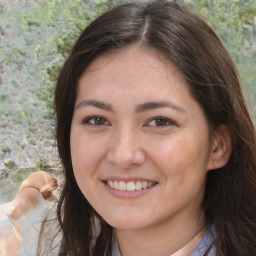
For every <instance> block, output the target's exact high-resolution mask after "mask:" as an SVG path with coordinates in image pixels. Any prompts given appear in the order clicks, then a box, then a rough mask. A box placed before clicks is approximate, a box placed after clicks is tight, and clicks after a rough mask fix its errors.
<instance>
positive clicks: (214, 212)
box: [55, 1, 256, 256]
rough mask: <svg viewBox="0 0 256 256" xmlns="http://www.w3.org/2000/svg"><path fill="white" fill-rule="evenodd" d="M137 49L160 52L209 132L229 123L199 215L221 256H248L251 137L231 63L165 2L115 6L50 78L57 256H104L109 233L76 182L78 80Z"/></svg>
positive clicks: (255, 229) (201, 26)
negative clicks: (57, 187) (224, 158)
mask: <svg viewBox="0 0 256 256" xmlns="http://www.w3.org/2000/svg"><path fill="white" fill-rule="evenodd" d="M132 44H139V45H140V47H146V48H154V49H156V50H158V51H159V52H161V53H162V54H163V55H164V56H165V57H166V58H167V59H168V60H170V62H171V63H172V64H173V65H175V67H176V68H177V69H178V70H179V71H180V72H181V74H182V75H183V76H184V77H185V79H186V81H187V84H188V88H189V90H190V92H191V94H192V96H193V97H194V99H195V100H196V101H197V102H198V103H199V104H200V105H201V107H202V109H203V111H204V113H205V115H206V118H207V120H208V123H209V125H210V127H211V128H212V129H213V130H214V129H216V128H217V127H219V126H220V125H222V124H226V125H228V127H229V129H230V131H231V134H232V146H233V150H232V154H231V157H230V160H229V162H228V163H227V164H226V165H225V166H224V167H223V168H220V169H218V170H211V171H209V172H208V174H207V184H206V191H205V197H204V201H203V205H202V207H203V209H204V210H205V216H206V224H207V225H208V226H210V225H212V224H214V226H215V229H216V236H215V237H216V239H215V240H214V243H213V245H214V246H215V247H216V250H217V254H218V255H220V256H230V255H232V256H236V255H237V256H238V255H243V256H251V255H255V241H256V216H255V215H256V135H255V127H254V124H253V121H252V118H251V116H250V114H249V112H248V109H247V106H246V102H245V100H244V96H243V94H242V91H241V86H240V81H239V76H238V73H237V70H236V68H235V65H234V63H233V61H232V60H231V58H230V56H229V54H228V53H227V51H226V50H225V48H224V47H223V45H222V43H221V42H220V40H219V38H218V37H217V36H216V34H215V33H214V32H213V31H212V29H211V28H210V27H209V26H208V25H207V24H206V23H205V22H204V21H203V20H202V19H201V18H199V17H198V16H197V15H195V14H193V13H191V12H190V11H188V10H187V9H186V8H185V7H181V6H178V5H177V4H175V3H170V2H166V1H154V2H150V3H130V4H124V5H121V6H117V7H114V8H113V9H111V10H109V11H108V12H106V13H104V14H103V15H101V16H100V17H98V18H97V19H95V20H94V21H93V22H92V23H91V24H90V25H89V26H88V27H87V28H85V30H84V31H83V32H82V33H81V35H80V37H79V38H78V40H77V42H76V43H75V45H74V47H73V49H72V51H71V54H70V56H69V57H68V59H67V60H66V62H65V63H64V65H63V67H62V69H61V72H60V74H59V77H58V79H57V84H56V90H55V106H56V117H57V128H56V138H57V145H58V150H59V155H60V159H61V161H62V165H63V169H64V174H65V185H64V189H63V191H62V195H61V198H60V200H59V203H58V212H57V215H58V220H59V224H60V227H61V229H62V232H63V240H62V244H61V250H60V253H59V255H92V256H96V255H98V256H99V255H100V256H102V255H110V247H111V233H112V228H111V227H110V226H109V225H108V224H107V223H106V222H105V221H104V220H103V219H101V217H100V216H99V215H98V214H97V213H96V212H95V211H94V209H93V208H92V207H91V205H90V204H89V203H88V201H87V200H86V198H84V196H83V194H82V193H81V191H80V190H79V188H78V185H77V183H76V181H75V178H74V174H73V169H72V164H71V155H70V128H71V121H72V116H73V111H74V103H75V98H76V87H77V81H78V79H79V78H80V76H81V75H82V73H83V72H84V71H85V69H86V67H87V66H88V65H89V63H91V61H93V60H94V59H95V58H97V57H98V56H100V55H102V54H104V53H106V52H110V51H113V50H115V49H120V48H122V47H125V46H128V45H132Z"/></svg>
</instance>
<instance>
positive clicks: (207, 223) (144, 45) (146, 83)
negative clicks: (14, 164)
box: [55, 1, 256, 256]
mask: <svg viewBox="0 0 256 256" xmlns="http://www.w3.org/2000/svg"><path fill="white" fill-rule="evenodd" d="M55 104H56V113H57V143H58V149H59V154H60V158H61V161H62V164H63V167H64V173H65V185H64V189H63V191H62V195H61V198H60V201H59V204H58V220H59V223H60V226H61V229H62V232H63V239H62V243H61V248H60V253H59V255H113V256H115V255H122V256H127V255H128V256H129V255H139V256H141V255H147V256H149V255H163V256H165V255H176V256H177V255H223V256H224V255H225V256H230V255H232V256H235V255H244V256H245V255H247V256H249V255H250V256H251V255H256V253H255V240H256V220H255V219H256V218H255V212H256V202H255V200H256V179H255V178H256V177H255V164H256V155H255V152H256V148H255V128H254V125H253V122H252V119H251V117H250V115H249V113H248V110H247V106H246V103H245V100H244V97H243V95H242V92H241V87H240V82H239V77H238V74H237V71H236V68H235V66H234V64H233V62H232V60H231V58H230V56H229V55H228V53H227V51H226V50H225V49H224V47H223V45H222V44H221V42H220V40H219V39H218V37H217V36H216V34H215V33H214V32H213V31H212V30H211V29H210V28H209V27H208V25H206V24H205V22H204V21H202V20H201V19H200V18H199V17H198V16H196V15H195V14H192V13H190V12H189V11H188V10H187V9H186V8H184V7H180V6H178V5H177V4H174V3H168V2H165V1H155V2H151V3H136V4H135V3H132V4H126V5H122V6H119V7H115V8H113V9H112V10H110V11H108V12H106V13H105V14H103V15H102V16H100V17H98V18H97V19H96V20H95V21H93V22H92V23H91V24H90V25H89V26H88V27H87V28H86V29H85V30H84V31H83V32H82V34H81V35H80V37H79V38H78V40H77V42H76V43H75V45H74V47H73V49H72V51H71V54H70V56H69V57H68V59H67V60H66V62H65V64H64V66H63V68H62V70H61V72H60V74H59V77H58V80H57V85H56V91H55ZM74 198H75V200H74Z"/></svg>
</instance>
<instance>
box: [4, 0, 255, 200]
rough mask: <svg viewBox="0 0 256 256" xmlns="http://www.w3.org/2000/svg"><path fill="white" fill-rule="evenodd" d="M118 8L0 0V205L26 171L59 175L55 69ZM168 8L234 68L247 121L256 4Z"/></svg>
mask: <svg viewBox="0 0 256 256" xmlns="http://www.w3.org/2000/svg"><path fill="white" fill-rule="evenodd" d="M124 2H127V1H121V0H119V1H118V0H116V1H114V0H1V3H0V203H3V202H5V201H8V200H11V199H12V198H13V196H14V195H15V193H16V191H17V189H18V186H19V184H20V183H21V181H22V180H23V179H25V178H26V177H27V176H28V175H29V174H30V173H31V172H34V171H38V170H45V171H48V172H50V173H53V174H56V175H60V173H61V168H60V164H59V161H58V157H57V152H56V147H55V139H54V126H55V121H54V111H53V90H54V82H55V79H56V76H57V74H58V70H59V67H60V66H61V65H62V63H63V61H64V60H65V58H66V57H67V55H68V53H69V51H70V48H71V46H72V44H73V43H74V42H75V40H76V38H77V36H78V35H79V33H80V31H81V30H82V29H83V28H84V27H85V26H86V24H88V23H89V22H90V20H91V19H92V18H94V17H95V16H97V15H99V14H100V13H102V12H104V10H106V9H108V8H110V7H112V6H114V5H116V4H119V3H124ZM135 2H136V1H135ZM176 2H177V3H179V4H181V5H186V6H188V7H189V9H191V10H193V11H194V12H196V13H198V14H199V15H200V16H202V17H203V18H204V19H205V20H206V21H207V22H208V24H209V25H210V26H211V27H212V28H213V29H214V30H215V31H216V33H217V34H218V35H219V37H220V38H221V40H222V41H223V43H224V45H225V46H226V48H227V49H228V51H229V53H230V54H231V56H232V57H233V60H234V61H235V63H236V64H237V67H238V70H239V72H240V75H241V79H242V82H243V87H244V91H245V95H246V97H247V100H248V103H249V107H250V108H251V111H252V115H253V116H254V119H255V118H256V97H255V96H256V0H187V1H186V0H185V1H181V0H180V1H178V0H177V1H176ZM255 120H256V119H255Z"/></svg>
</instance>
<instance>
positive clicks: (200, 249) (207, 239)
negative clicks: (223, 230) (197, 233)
mask: <svg viewBox="0 0 256 256" xmlns="http://www.w3.org/2000/svg"><path fill="white" fill-rule="evenodd" d="M215 237H216V232H215V228H214V226H211V228H210V229H209V230H208V232H207V233H206V234H205V235H204V237H203V239H202V240H201V242H200V243H199V244H198V246H197V247H196V249H195V250H194V251H193V252H192V253H191V255H190V256H202V255H204V254H205V253H206V252H207V250H208V249H209V247H210V246H211V244H212V242H213V241H214V239H215ZM207 255H208V256H217V254H216V249H215V247H214V246H212V248H211V249H210V251H209V253H208V254H207Z"/></svg>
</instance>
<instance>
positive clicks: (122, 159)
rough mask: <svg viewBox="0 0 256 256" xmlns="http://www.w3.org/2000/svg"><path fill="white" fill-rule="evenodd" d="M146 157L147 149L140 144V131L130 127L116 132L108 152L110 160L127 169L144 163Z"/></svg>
mask: <svg viewBox="0 0 256 256" xmlns="http://www.w3.org/2000/svg"><path fill="white" fill-rule="evenodd" d="M145 159H146V155H145V151H144V150H143V148H142V146H141V145H140V138H139V135H138V132H136V131H134V130H132V129H129V128H124V129H119V131H116V132H115V134H114V135H113V140H112V142H111V145H110V147H109V150H108V153H107V160H108V161H109V162H111V163H112V164H114V165H116V166H118V167H119V168H125V169H127V168H132V167H136V166H138V165H141V164H143V163H144V162H145Z"/></svg>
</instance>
